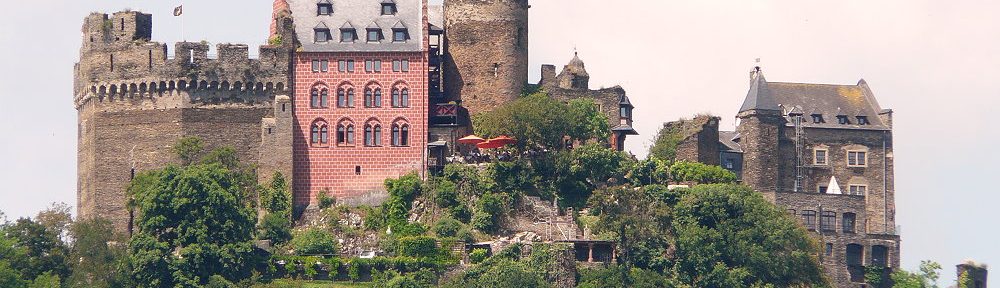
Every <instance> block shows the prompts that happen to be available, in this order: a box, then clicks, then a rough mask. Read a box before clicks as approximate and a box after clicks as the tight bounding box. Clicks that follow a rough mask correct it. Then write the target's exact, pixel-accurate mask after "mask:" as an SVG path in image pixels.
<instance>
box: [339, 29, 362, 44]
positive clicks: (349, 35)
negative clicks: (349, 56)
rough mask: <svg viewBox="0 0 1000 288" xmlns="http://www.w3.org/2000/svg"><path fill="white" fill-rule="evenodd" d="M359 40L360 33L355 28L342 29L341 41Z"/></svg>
mask: <svg viewBox="0 0 1000 288" xmlns="http://www.w3.org/2000/svg"><path fill="white" fill-rule="evenodd" d="M355 40H358V33H357V31H355V30H354V28H344V29H340V42H354V41H355Z"/></svg>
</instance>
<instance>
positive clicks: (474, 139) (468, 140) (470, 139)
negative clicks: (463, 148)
mask: <svg viewBox="0 0 1000 288" xmlns="http://www.w3.org/2000/svg"><path fill="white" fill-rule="evenodd" d="M483 141H486V140H485V139H483V138H480V137H479V136H476V135H469V136H465V138H462V139H458V143H462V144H470V145H476V144H479V143H483Z"/></svg>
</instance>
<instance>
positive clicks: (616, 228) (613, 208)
mask: <svg viewBox="0 0 1000 288" xmlns="http://www.w3.org/2000/svg"><path fill="white" fill-rule="evenodd" d="M589 203H590V205H591V207H593V212H592V213H595V214H596V215H598V216H599V221H598V222H597V224H596V225H595V230H596V231H597V232H603V233H607V234H610V235H614V236H613V237H614V239H615V240H616V241H617V242H618V246H619V254H618V263H619V264H622V266H623V267H622V269H620V271H619V272H621V275H620V277H619V278H620V279H622V281H623V282H622V283H623V284H624V285H625V286H630V285H631V284H633V283H632V281H631V280H632V279H631V278H630V277H629V276H630V275H628V274H629V272H628V271H630V270H631V269H632V267H639V268H651V267H656V268H658V269H666V268H665V267H663V266H664V265H663V262H664V259H663V257H662V255H666V254H667V253H665V251H666V249H667V248H668V247H667V246H668V239H669V237H670V235H671V233H672V232H671V230H672V228H671V227H670V219H671V217H672V215H671V208H670V206H669V205H667V203H665V202H662V201H657V199H656V198H655V197H654V194H653V193H651V191H647V190H645V189H630V188H628V187H623V186H619V187H611V188H608V189H599V190H597V191H596V192H595V193H594V195H593V196H592V197H591V198H590V202H589ZM654 255H660V256H661V257H657V256H654Z"/></svg>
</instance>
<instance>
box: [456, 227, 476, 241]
mask: <svg viewBox="0 0 1000 288" xmlns="http://www.w3.org/2000/svg"><path fill="white" fill-rule="evenodd" d="M455 238H458V239H459V240H462V241H463V242H465V243H473V242H476V236H474V235H472V231H469V229H468V228H465V229H462V230H458V233H457V234H455Z"/></svg>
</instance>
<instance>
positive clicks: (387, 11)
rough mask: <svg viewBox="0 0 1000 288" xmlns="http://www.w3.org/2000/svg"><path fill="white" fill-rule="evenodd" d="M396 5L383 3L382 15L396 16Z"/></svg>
mask: <svg viewBox="0 0 1000 288" xmlns="http://www.w3.org/2000/svg"><path fill="white" fill-rule="evenodd" d="M395 14H396V3H382V15H395Z"/></svg>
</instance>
